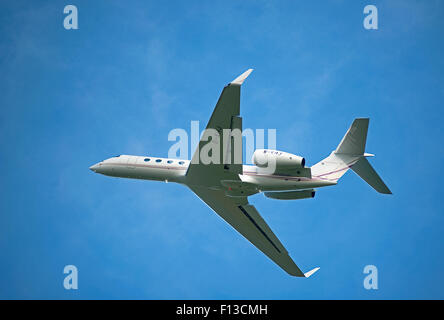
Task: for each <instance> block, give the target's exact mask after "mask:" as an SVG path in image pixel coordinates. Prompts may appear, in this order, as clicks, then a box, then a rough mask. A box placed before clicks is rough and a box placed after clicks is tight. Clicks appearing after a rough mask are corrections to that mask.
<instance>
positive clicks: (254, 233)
mask: <svg viewBox="0 0 444 320" xmlns="http://www.w3.org/2000/svg"><path fill="white" fill-rule="evenodd" d="M189 187H190V189H191V190H192V191H193V192H194V193H196V195H197V196H198V197H199V198H200V199H201V200H202V201H204V202H205V203H206V204H207V205H208V206H209V207H211V208H212V209H213V210H214V211H215V212H216V213H217V214H218V215H219V216H220V217H222V219H224V220H225V221H226V222H228V223H229V224H230V225H231V226H232V227H233V228H234V229H236V230H237V231H238V232H239V233H240V234H242V235H243V236H244V237H245V238H247V239H248V241H250V242H251V243H252V244H253V245H255V246H256V247H257V248H258V249H259V250H261V251H262V252H263V253H264V254H265V255H266V256H268V257H269V258H270V259H271V260H273V261H274V262H275V263H276V264H278V265H279V266H280V267H281V268H282V269H284V270H285V271H286V272H287V273H288V274H290V275H292V276H296V277H307V278H308V277H309V276H311V275H312V274H313V273H315V272H316V271H317V270H318V269H319V268H315V269H313V270H311V271H309V272H306V273H305V274H304V273H303V272H302V271H301V270H300V269H299V268H298V266H297V265H296V264H295V263H294V261H293V260H292V259H291V257H290V256H289V255H288V252H287V250H286V249H285V248H284V246H283V245H282V243H281V242H280V241H279V239H278V238H277V237H276V236H275V234H274V233H273V231H271V229H270V227H269V226H268V225H267V223H266V222H265V220H264V219H263V218H262V217H261V215H260V214H259V212H258V211H257V210H256V208H255V207H254V206H252V205H250V204H249V203H248V200H247V197H229V196H227V195H226V194H225V192H224V191H223V190H215V189H209V188H207V187H202V186H189Z"/></svg>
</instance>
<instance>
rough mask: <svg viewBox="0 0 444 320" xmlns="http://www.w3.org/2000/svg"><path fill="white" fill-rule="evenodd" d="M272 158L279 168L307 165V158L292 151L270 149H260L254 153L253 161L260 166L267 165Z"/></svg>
mask: <svg viewBox="0 0 444 320" xmlns="http://www.w3.org/2000/svg"><path fill="white" fill-rule="evenodd" d="M270 160H271V162H274V165H275V166H276V168H279V169H291V168H304V166H305V159H304V158H303V157H300V156H297V155H295V154H292V153H288V152H283V151H278V150H268V149H258V150H256V151H254V153H253V159H252V162H253V163H254V164H255V165H256V166H258V167H267V166H268V163H269V162H270Z"/></svg>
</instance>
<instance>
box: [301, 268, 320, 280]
mask: <svg viewBox="0 0 444 320" xmlns="http://www.w3.org/2000/svg"><path fill="white" fill-rule="evenodd" d="M319 269H321V268H320V267H317V268H314V269H312V270H310V271H308V272H306V273H304V276H305V277H306V278H309V277H310V276H311V275H312V274H313V273H315V272H316V271H318V270H319Z"/></svg>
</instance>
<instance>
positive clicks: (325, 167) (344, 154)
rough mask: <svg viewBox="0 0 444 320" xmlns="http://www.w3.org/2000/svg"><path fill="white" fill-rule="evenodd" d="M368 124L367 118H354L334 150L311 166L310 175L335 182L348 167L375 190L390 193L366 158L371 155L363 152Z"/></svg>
mask: <svg viewBox="0 0 444 320" xmlns="http://www.w3.org/2000/svg"><path fill="white" fill-rule="evenodd" d="M368 124H369V119H368V118H359V119H355V120H354V121H353V123H352V125H351V126H350V128H349V129H348V131H347V133H346V134H345V136H344V137H343V138H342V140H341V142H340V143H339V145H338V147H337V148H336V150H334V151H333V152H332V153H331V154H330V155H329V156H328V157H327V158H325V159H324V160H322V161H320V162H318V163H316V164H315V165H314V166H313V167H312V168H311V174H312V177H314V178H318V179H321V180H325V181H330V182H337V181H338V180H339V179H340V178H341V177H342V176H343V175H344V174H345V173H346V172H347V171H348V169H352V170H353V171H354V172H355V173H356V174H357V175H358V176H360V177H361V178H362V179H363V180H364V181H365V182H367V183H368V184H369V185H370V186H372V187H373V188H374V189H375V190H376V191H378V192H380V193H385V194H391V193H392V192H391V191H390V189H389V188H388V187H387V186H386V185H385V183H384V181H382V179H381V177H379V175H378V174H377V173H376V171H375V170H374V169H373V167H372V166H371V165H370V163H369V162H368V160H367V159H366V157H371V156H373V155H372V154H369V153H365V143H366V141H367V130H368Z"/></svg>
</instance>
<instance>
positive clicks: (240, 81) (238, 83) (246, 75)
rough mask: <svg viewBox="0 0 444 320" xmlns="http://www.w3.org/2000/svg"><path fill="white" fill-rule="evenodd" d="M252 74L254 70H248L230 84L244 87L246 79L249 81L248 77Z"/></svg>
mask: <svg viewBox="0 0 444 320" xmlns="http://www.w3.org/2000/svg"><path fill="white" fill-rule="evenodd" d="M252 72H253V69H248V70H247V71H245V72H244V73H242V74H241V75H240V76H239V77H237V78H236V79H234V80H233V81H231V82H230V84H237V85H239V86H240V85H242V83H244V81H245V79H247V78H248V76H249V75H250V73H252Z"/></svg>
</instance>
